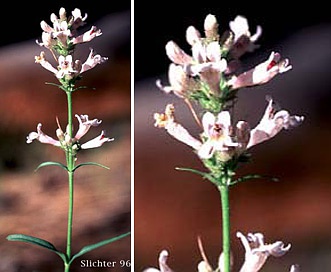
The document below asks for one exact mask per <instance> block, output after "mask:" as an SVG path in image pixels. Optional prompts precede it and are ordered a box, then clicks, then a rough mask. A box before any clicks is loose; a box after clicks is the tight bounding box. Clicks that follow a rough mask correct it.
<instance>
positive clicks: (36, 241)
mask: <svg viewBox="0 0 331 272" xmlns="http://www.w3.org/2000/svg"><path fill="white" fill-rule="evenodd" d="M7 240H8V241H17V242H24V243H29V244H33V245H37V246H40V247H43V248H46V249H48V250H50V251H53V252H55V253H56V254H57V255H59V256H60V257H61V259H62V260H63V261H64V262H65V263H67V256H66V255H65V254H64V253H62V252H60V251H58V250H57V249H56V248H55V246H54V245H53V244H51V243H50V242H48V241H46V240H43V239H40V238H37V237H33V236H29V235H25V234H10V235H8V236H7Z"/></svg>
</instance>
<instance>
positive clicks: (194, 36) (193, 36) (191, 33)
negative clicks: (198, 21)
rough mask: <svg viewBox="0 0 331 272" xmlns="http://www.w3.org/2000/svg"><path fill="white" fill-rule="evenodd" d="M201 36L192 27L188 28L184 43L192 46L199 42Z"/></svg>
mask: <svg viewBox="0 0 331 272" xmlns="http://www.w3.org/2000/svg"><path fill="white" fill-rule="evenodd" d="M200 39H201V34H200V32H199V30H197V29H196V28H195V27H194V26H189V27H188V28H187V29H186V41H187V42H188V44H189V45H191V46H193V45H194V44H195V43H196V42H200Z"/></svg>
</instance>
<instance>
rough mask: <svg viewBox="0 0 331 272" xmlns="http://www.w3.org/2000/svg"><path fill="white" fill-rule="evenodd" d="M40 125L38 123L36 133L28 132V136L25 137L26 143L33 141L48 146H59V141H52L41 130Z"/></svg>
mask: <svg viewBox="0 0 331 272" xmlns="http://www.w3.org/2000/svg"><path fill="white" fill-rule="evenodd" d="M41 127H42V124H41V123H39V124H38V126H37V132H30V133H29V135H28V136H27V137H26V142H27V143H28V144H30V143H32V142H33V141H34V140H38V141H39V142H41V143H43V144H50V145H54V146H61V143H60V141H58V140H55V139H53V138H52V137H50V136H48V135H46V134H45V133H44V132H43V131H42V130H41Z"/></svg>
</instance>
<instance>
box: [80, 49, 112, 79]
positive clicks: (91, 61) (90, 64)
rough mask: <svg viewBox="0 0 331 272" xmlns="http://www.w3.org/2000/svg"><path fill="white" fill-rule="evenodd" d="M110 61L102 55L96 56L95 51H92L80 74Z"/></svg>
mask: <svg viewBox="0 0 331 272" xmlns="http://www.w3.org/2000/svg"><path fill="white" fill-rule="evenodd" d="M106 60H108V58H107V57H101V56H100V55H94V51H93V49H90V54H89V56H88V58H87V60H86V61H85V62H84V63H83V65H82V69H81V70H80V74H82V73H84V72H86V71H88V70H90V69H92V68H94V67H95V66H96V65H97V64H101V63H103V62H105V61H106Z"/></svg>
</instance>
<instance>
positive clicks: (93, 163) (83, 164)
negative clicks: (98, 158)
mask: <svg viewBox="0 0 331 272" xmlns="http://www.w3.org/2000/svg"><path fill="white" fill-rule="evenodd" d="M87 165H94V166H99V167H102V168H105V169H107V170H109V167H107V166H105V165H102V164H100V163H96V162H84V163H81V164H78V165H77V166H76V167H75V168H74V169H73V171H76V170H77V169H78V168H79V167H82V166H87Z"/></svg>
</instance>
